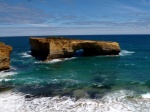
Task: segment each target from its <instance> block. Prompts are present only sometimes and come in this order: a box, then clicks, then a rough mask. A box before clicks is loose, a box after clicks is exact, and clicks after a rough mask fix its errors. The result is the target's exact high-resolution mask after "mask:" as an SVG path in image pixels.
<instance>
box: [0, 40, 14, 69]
mask: <svg viewBox="0 0 150 112" xmlns="http://www.w3.org/2000/svg"><path fill="white" fill-rule="evenodd" d="M11 51H12V47H11V46H8V45H5V44H4V43H2V42H0V71H1V70H6V69H9V67H10V53H11Z"/></svg>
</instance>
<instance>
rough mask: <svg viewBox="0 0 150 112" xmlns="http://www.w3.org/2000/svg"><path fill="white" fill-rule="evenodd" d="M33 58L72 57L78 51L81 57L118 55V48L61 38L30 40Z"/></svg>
mask: <svg viewBox="0 0 150 112" xmlns="http://www.w3.org/2000/svg"><path fill="white" fill-rule="evenodd" d="M30 45H31V53H32V55H33V56H35V57H37V58H38V59H41V60H43V61H45V60H51V59H63V58H69V57H73V56H74V55H75V54H76V52H77V51H78V50H81V49H82V50H83V56H96V55H118V54H119V52H120V46H119V43H117V42H106V41H92V40H76V39H68V38H63V37H46V38H36V37H31V38H30Z"/></svg>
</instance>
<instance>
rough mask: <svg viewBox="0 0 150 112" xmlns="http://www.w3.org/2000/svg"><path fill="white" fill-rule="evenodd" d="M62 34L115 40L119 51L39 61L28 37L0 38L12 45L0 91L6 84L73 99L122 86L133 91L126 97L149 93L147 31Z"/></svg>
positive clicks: (34, 93)
mask: <svg viewBox="0 0 150 112" xmlns="http://www.w3.org/2000/svg"><path fill="white" fill-rule="evenodd" d="M65 37H69V38H77V39H89V40H108V41H116V42H119V44H120V47H121V53H120V55H118V56H92V57H73V58H70V59H65V60H64V61H60V60H58V59H56V60H53V61H51V62H41V61H39V60H36V59H35V58H34V57H32V56H31V55H30V45H29V37H5V38H0V41H2V42H5V43H6V44H8V45H11V46H12V47H13V52H12V54H11V69H10V70H9V71H3V72H0V74H1V75H0V87H1V88H3V89H2V90H1V93H2V92H3V90H5V89H4V88H10V89H11V90H12V91H13V92H15V93H22V94H28V95H31V96H33V97H36V98H37V97H55V96H59V97H63V96H67V97H71V98H75V99H76V100H79V99H82V98H85V99H101V98H103V97H105V95H106V94H109V93H113V92H116V91H122V90H123V91H129V92H134V95H133V94H132V95H131V96H130V97H140V96H141V95H142V94H149V93H150V47H149V43H150V35H88V36H85V35H84V36H83V35H82V36H65ZM148 97H149V96H148ZM149 103H150V102H149V100H148V104H149ZM147 110H149V108H148V107H147ZM145 112H148V111H145Z"/></svg>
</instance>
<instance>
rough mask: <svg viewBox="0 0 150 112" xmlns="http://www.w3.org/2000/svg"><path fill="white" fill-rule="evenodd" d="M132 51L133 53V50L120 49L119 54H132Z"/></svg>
mask: <svg viewBox="0 0 150 112" xmlns="http://www.w3.org/2000/svg"><path fill="white" fill-rule="evenodd" d="M133 53H135V52H134V51H127V50H121V52H120V53H119V55H120V56H128V55H132V54H133Z"/></svg>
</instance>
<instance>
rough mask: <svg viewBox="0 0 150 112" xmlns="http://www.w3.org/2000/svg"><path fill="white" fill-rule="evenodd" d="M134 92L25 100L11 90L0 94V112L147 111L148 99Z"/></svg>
mask: <svg viewBox="0 0 150 112" xmlns="http://www.w3.org/2000/svg"><path fill="white" fill-rule="evenodd" d="M132 95H134V92H131V91H125V90H120V91H116V92H112V93H108V94H106V95H105V96H104V97H103V98H102V99H99V100H98V99H97V100H96V99H79V100H77V101H75V99H73V98H70V97H61V98H60V97H40V98H34V99H32V100H26V99H25V98H24V95H22V94H16V93H13V92H7V93H6V92H5V93H1V94H0V111H1V112H149V110H150V99H144V98H138V97H135V98H134V97H132Z"/></svg>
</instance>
